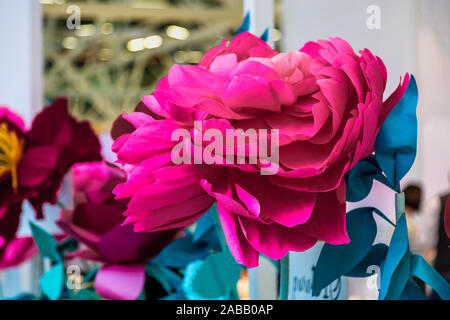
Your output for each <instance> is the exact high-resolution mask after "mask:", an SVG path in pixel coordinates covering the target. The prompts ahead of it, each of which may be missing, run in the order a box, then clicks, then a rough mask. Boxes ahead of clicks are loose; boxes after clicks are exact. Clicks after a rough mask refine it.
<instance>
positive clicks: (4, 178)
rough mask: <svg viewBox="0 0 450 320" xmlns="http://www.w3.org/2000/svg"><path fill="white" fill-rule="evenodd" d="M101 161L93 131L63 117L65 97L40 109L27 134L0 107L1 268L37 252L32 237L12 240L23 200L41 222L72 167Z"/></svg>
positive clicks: (66, 115) (18, 121)
mask: <svg viewBox="0 0 450 320" xmlns="http://www.w3.org/2000/svg"><path fill="white" fill-rule="evenodd" d="M100 159H101V156H100V144H99V142H98V139H97V137H96V135H95V133H94V132H93V131H92V129H91V127H90V125H89V123H88V122H78V121H77V120H75V119H74V118H73V117H72V116H71V115H70V114H69V113H68V110H67V100H66V99H65V98H58V99H55V101H54V102H53V103H52V104H51V105H50V106H48V107H46V108H45V109H44V110H43V111H41V112H40V113H39V114H38V115H37V116H36V117H35V118H34V120H33V123H32V126H31V129H29V130H27V129H26V128H25V125H24V122H23V120H22V119H21V118H20V117H19V116H17V115H16V114H14V113H12V112H11V111H9V109H8V108H6V107H0V268H3V267H11V266H13V265H15V264H17V263H19V262H21V261H23V260H25V259H26V258H27V257H29V256H30V255H31V253H32V252H36V248H35V247H34V242H33V240H32V238H20V239H18V238H16V231H17V229H18V227H19V222H20V213H21V207H22V202H23V200H25V199H27V200H29V201H30V203H31V204H32V205H33V207H34V208H35V210H36V214H37V217H38V218H42V216H43V215H42V205H43V204H44V203H53V204H55V202H56V198H57V191H58V190H59V188H60V186H61V183H62V180H63V178H64V175H65V174H66V173H67V171H69V169H70V168H71V167H72V165H73V164H75V163H77V162H85V161H94V160H100Z"/></svg>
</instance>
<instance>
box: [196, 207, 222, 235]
mask: <svg viewBox="0 0 450 320" xmlns="http://www.w3.org/2000/svg"><path fill="white" fill-rule="evenodd" d="M214 214H217V203H214V204H213V206H212V207H211V208H210V209H209V210H208V211H207V212H206V213H205V214H204V215H203V216H202V217H201V218H200V219H198V220H197V223H196V224H195V232H194V237H193V240H194V241H198V240H200V239H201V238H202V237H204V236H205V235H206V233H207V232H208V231H209V230H211V229H213V228H215V221H214V217H213V215H214Z"/></svg>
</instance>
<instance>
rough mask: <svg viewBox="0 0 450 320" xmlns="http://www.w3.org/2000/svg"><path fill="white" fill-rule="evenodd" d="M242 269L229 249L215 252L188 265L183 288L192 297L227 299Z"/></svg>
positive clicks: (234, 287)
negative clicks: (202, 259)
mask: <svg viewBox="0 0 450 320" xmlns="http://www.w3.org/2000/svg"><path fill="white" fill-rule="evenodd" d="M241 269H242V267H241V265H239V264H237V263H236V261H235V259H234V258H233V256H232V255H231V254H230V253H229V252H228V251H225V252H219V253H213V254H210V255H209V256H208V258H206V260H204V261H200V260H199V261H196V262H193V263H192V264H190V265H189V266H188V268H187V269H186V275H185V279H184V284H183V288H184V290H185V292H186V295H187V297H188V298H190V299H226V298H227V297H229V294H230V293H231V291H232V290H235V289H236V283H237V281H238V280H239V278H240V274H241Z"/></svg>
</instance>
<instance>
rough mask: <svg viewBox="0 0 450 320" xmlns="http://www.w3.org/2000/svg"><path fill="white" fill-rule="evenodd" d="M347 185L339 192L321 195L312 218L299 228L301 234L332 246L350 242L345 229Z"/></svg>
mask: <svg viewBox="0 0 450 320" xmlns="http://www.w3.org/2000/svg"><path fill="white" fill-rule="evenodd" d="M345 191H346V187H345V183H344V182H343V183H342V184H341V186H340V187H339V188H338V189H337V190H333V191H330V192H323V193H319V194H318V197H317V203H316V206H315V207H314V211H313V213H312V215H311V218H310V219H309V220H308V222H306V223H305V224H303V225H299V226H297V228H298V230H300V231H301V232H303V233H305V234H307V235H309V236H311V237H314V238H316V239H318V240H322V241H325V242H327V243H330V244H344V243H348V242H349V241H350V239H349V237H348V235H347V230H346V229H345V214H346V203H345Z"/></svg>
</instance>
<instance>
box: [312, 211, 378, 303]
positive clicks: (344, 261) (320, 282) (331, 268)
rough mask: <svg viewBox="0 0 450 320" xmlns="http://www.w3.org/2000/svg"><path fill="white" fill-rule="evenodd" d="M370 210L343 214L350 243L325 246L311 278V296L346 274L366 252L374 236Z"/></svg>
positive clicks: (374, 228) (374, 230)
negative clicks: (345, 215)
mask: <svg viewBox="0 0 450 320" xmlns="http://www.w3.org/2000/svg"><path fill="white" fill-rule="evenodd" d="M372 211H373V209H372V208H358V209H355V210H352V211H350V212H349V213H347V218H346V228H347V233H348V236H349V238H350V243H348V244H342V245H331V244H328V243H325V245H324V246H323V248H322V251H321V252H320V256H319V259H318V261H317V265H316V268H315V271H314V277H313V290H312V294H313V296H318V295H319V294H320V291H321V290H322V289H323V288H325V287H326V286H328V285H329V284H330V283H332V282H333V281H335V280H336V279H338V278H339V277H340V276H342V275H344V274H346V273H347V272H350V271H351V270H352V269H354V268H355V266H357V265H358V263H360V262H361V260H363V259H364V257H365V256H366V255H367V253H368V252H369V250H370V248H371V246H372V244H373V241H374V240H375V236H376V233H377V226H376V223H375V219H374V217H373V212H372Z"/></svg>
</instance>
